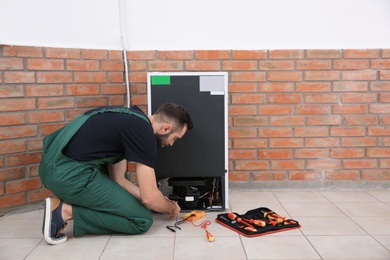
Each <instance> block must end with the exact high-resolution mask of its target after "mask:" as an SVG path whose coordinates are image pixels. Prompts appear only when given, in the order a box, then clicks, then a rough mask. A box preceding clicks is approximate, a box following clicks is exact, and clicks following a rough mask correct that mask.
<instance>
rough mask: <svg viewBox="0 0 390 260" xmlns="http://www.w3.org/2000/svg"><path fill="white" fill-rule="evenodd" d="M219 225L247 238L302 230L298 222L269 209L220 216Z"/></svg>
mask: <svg viewBox="0 0 390 260" xmlns="http://www.w3.org/2000/svg"><path fill="white" fill-rule="evenodd" d="M215 221H216V222H217V223H219V224H221V225H223V226H225V227H227V228H229V229H231V230H233V231H235V232H237V233H239V234H241V235H243V236H247V237H257V236H262V235H266V234H271V233H275V232H282V231H286V230H291V229H295V228H300V227H301V226H300V225H299V223H298V221H296V220H294V219H288V218H286V217H283V216H280V215H279V214H277V213H275V212H274V211H272V210H270V209H269V208H264V207H261V208H257V209H253V210H249V211H248V212H246V213H245V214H243V215H240V214H237V213H235V212H230V213H222V214H219V215H218V216H217V218H216V220H215Z"/></svg>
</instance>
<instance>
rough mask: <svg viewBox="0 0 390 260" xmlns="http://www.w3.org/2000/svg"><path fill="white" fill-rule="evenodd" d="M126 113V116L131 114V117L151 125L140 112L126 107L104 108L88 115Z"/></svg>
mask: <svg viewBox="0 0 390 260" xmlns="http://www.w3.org/2000/svg"><path fill="white" fill-rule="evenodd" d="M110 112H111V113H112V112H113V113H124V114H130V115H134V116H137V117H139V118H142V119H143V120H145V121H146V122H148V123H149V124H150V121H149V119H148V118H147V117H146V116H145V115H143V114H141V113H139V112H136V111H134V110H130V109H128V108H125V107H104V108H101V109H98V110H95V111H93V112H91V113H88V115H89V116H94V115H97V114H102V113H110Z"/></svg>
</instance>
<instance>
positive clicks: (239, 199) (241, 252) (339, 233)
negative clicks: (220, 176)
mask: <svg viewBox="0 0 390 260" xmlns="http://www.w3.org/2000/svg"><path fill="white" fill-rule="evenodd" d="M229 204H230V210H232V211H234V212H237V213H240V214H243V213H245V212H246V211H247V210H250V209H254V208H257V207H268V208H270V209H272V210H274V211H275V212H277V213H279V214H280V215H285V216H288V217H290V218H293V219H296V220H298V221H299V222H300V224H301V225H302V228H301V229H296V230H290V231H286V232H281V233H276V234H271V235H265V236H261V237H256V238H248V237H244V236H240V235H238V234H237V233H235V232H233V231H231V230H229V229H227V228H225V227H223V226H221V225H219V224H218V223H216V222H215V221H214V219H215V217H216V215H217V214H219V213H221V212H213V213H206V217H205V218H204V219H209V220H210V221H211V225H210V226H209V227H208V230H209V231H210V232H211V233H212V234H213V235H214V237H215V241H214V242H212V243H210V242H208V241H207V239H206V236H205V231H204V230H203V229H201V228H197V227H194V226H193V225H191V224H190V223H184V224H182V225H181V227H182V230H181V231H178V232H177V233H173V232H171V231H169V230H167V229H166V228H165V226H166V225H168V224H173V222H174V221H173V220H169V219H167V218H165V217H164V216H162V215H158V214H155V215H154V216H155V221H154V224H153V226H152V228H151V229H150V230H149V231H148V232H147V233H146V234H144V235H137V236H121V235H112V236H85V237H79V238H74V237H73V236H72V228H71V227H70V228H69V227H68V228H67V230H66V234H67V235H68V241H67V242H66V243H64V244H61V245H57V246H50V245H48V244H47V243H46V242H45V241H44V239H43V238H42V234H41V227H42V215H43V210H42V209H41V210H35V211H30V212H25V213H18V214H7V215H5V216H4V217H2V218H1V219H0V259H1V260H3V259H5V260H7V259H10V260H16V259H28V260H32V259H40V260H42V259H43V260H44V259H66V260H71V259H82V260H88V259H104V260H106V259H158V260H164V259H174V260H179V259H180V260H181V259H183V260H189V259H197V260H198V259H202V260H207V259H223V260H230V259H232V260H233V259H234V260H235V259H390V190H377V191H370V190H367V191H363V190H357V191H301V190H299V191H293V190H289V191H276V190H274V191H230V192H229ZM182 215H183V214H181V215H180V217H182ZM204 219H203V220H204ZM200 222H201V221H198V222H196V223H200ZM69 224H70V225H69V226H71V224H72V223H69Z"/></svg>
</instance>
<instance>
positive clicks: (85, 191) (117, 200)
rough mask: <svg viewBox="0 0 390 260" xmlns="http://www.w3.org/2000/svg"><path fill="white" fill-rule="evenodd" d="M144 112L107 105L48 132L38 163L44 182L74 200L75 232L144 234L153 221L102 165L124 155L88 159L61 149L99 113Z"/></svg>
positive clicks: (146, 210) (68, 201)
mask: <svg viewBox="0 0 390 260" xmlns="http://www.w3.org/2000/svg"><path fill="white" fill-rule="evenodd" d="M105 112H119V113H128V114H133V115H134V116H138V117H141V118H143V119H144V120H146V121H147V122H148V123H150V122H149V120H148V119H147V118H146V117H145V116H144V115H141V114H138V113H135V112H133V111H130V110H128V109H124V108H110V109H108V108H104V109H101V110H98V111H94V112H92V113H91V114H87V115H86V114H82V115H80V116H79V117H77V118H76V119H75V120H74V121H72V122H71V123H70V124H68V125H66V126H65V127H63V128H61V129H59V130H57V131H56V132H54V133H52V134H50V135H48V136H46V137H45V138H44V140H43V144H44V145H43V147H44V150H43V156H42V162H41V164H40V165H39V176H40V177H41V180H42V183H43V184H44V185H45V186H46V187H47V188H48V189H50V190H51V191H52V192H53V193H54V194H55V195H56V196H57V197H58V198H60V199H61V200H63V201H65V202H67V203H69V204H72V210H73V220H74V229H73V233H74V236H81V235H85V234H112V233H126V234H141V233H145V232H146V231H147V230H148V229H149V228H150V227H151V225H152V223H153V220H152V214H151V212H150V211H149V210H148V209H147V208H146V207H145V206H144V205H143V204H142V203H141V202H140V201H139V200H138V199H136V198H135V197H134V196H133V195H131V194H130V193H129V192H127V191H126V190H125V189H124V188H122V187H121V186H120V185H119V184H117V183H116V182H115V181H113V180H112V179H111V178H109V177H108V175H107V173H106V172H105V171H104V170H103V169H102V167H106V166H107V165H109V164H114V163H117V162H119V161H121V160H122V159H123V156H115V157H109V158H104V159H98V160H93V161H87V162H80V161H76V160H73V159H70V158H68V157H66V156H65V155H64V154H63V153H62V150H63V148H64V147H65V146H66V144H67V143H68V142H69V140H70V139H71V138H72V137H73V135H74V134H75V133H76V132H77V131H78V130H79V128H80V127H81V126H82V125H83V124H84V122H85V121H86V120H87V119H88V118H90V117H91V116H93V115H95V114H98V113H105Z"/></svg>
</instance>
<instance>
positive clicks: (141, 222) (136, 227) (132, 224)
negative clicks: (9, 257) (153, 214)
mask: <svg viewBox="0 0 390 260" xmlns="http://www.w3.org/2000/svg"><path fill="white" fill-rule="evenodd" d="M152 225H153V219H152V218H150V219H148V218H144V219H130V220H129V228H128V230H126V231H125V232H126V233H128V234H144V233H146V232H147V231H148V230H149V229H150V228H151V226H152Z"/></svg>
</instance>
